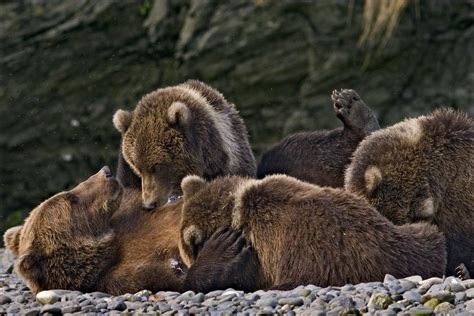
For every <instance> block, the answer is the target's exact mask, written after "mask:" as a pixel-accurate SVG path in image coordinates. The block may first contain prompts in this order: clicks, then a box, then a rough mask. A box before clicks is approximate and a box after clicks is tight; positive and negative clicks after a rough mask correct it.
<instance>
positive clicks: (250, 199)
mask: <svg viewBox="0 0 474 316" xmlns="http://www.w3.org/2000/svg"><path fill="white" fill-rule="evenodd" d="M181 188H182V191H183V194H184V195H183V208H182V220H181V239H180V240H181V242H180V245H179V249H180V253H181V257H182V258H183V261H184V262H185V263H186V264H187V265H192V263H193V262H194V260H195V259H196V258H198V257H199V253H200V249H201V248H202V247H203V245H205V241H206V240H207V239H208V238H209V236H211V235H212V234H213V232H215V231H216V230H217V229H218V227H220V226H223V225H224V226H225V225H228V226H231V227H232V228H234V229H237V230H241V231H242V233H243V235H244V236H245V237H246V238H247V240H248V241H249V243H250V244H251V245H252V246H253V247H254V249H255V251H256V254H257V257H258V261H259V264H260V269H261V270H260V273H259V277H258V278H257V277H256V278H252V279H248V280H247V282H249V283H250V284H246V286H247V287H251V286H256V287H258V288H272V287H273V288H275V287H276V288H279V289H291V288H294V287H296V286H298V285H301V284H316V285H318V286H329V285H342V284H346V283H352V284H355V283H359V282H369V281H378V280H383V278H384V276H385V274H386V273H390V274H392V275H394V276H396V277H398V278H401V277H407V276H410V275H421V276H422V277H423V278H428V277H432V276H441V275H443V273H444V270H445V265H446V249H445V239H444V236H443V234H442V233H440V232H439V231H438V230H437V228H436V227H435V226H432V225H429V224H407V225H403V226H395V225H394V224H392V223H391V222H390V221H389V220H388V219H386V218H385V217H384V216H382V215H380V214H379V213H378V212H377V210H376V209H375V208H373V207H372V206H370V204H368V203H367V202H366V201H365V200H364V199H362V198H359V197H357V196H355V195H352V194H351V193H348V192H345V191H344V190H342V189H333V188H327V187H326V188H323V187H319V186H316V185H312V184H309V183H305V182H301V181H299V180H297V179H295V178H291V177H288V176H285V175H274V176H268V177H266V178H265V179H263V180H254V179H248V178H242V177H236V176H233V177H222V178H217V179H215V180H212V181H211V182H206V180H205V179H203V178H201V177H198V176H188V177H186V178H184V179H183V181H182V185H181Z"/></svg>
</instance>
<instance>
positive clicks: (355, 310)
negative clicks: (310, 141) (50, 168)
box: [0, 249, 474, 316]
mask: <svg viewBox="0 0 474 316" xmlns="http://www.w3.org/2000/svg"><path fill="white" fill-rule="evenodd" d="M38 314H43V315H61V314H76V315H119V314H120V315H232V314H238V315H275V314H278V315H279V314H286V315H341V314H342V315H362V314H368V315H435V314H445V315H474V279H469V280H463V281H461V280H459V279H457V278H455V277H446V278H430V279H426V280H423V279H422V278H421V277H419V276H412V277H409V278H405V279H396V278H395V277H393V276H391V275H386V276H385V278H384V280H383V282H370V283H361V284H354V285H351V284H347V285H344V286H341V287H336V286H331V287H327V288H321V287H318V286H315V285H307V286H299V287H297V288H295V289H294V290H291V291H262V290H260V291H256V292H253V293H244V292H241V291H236V290H233V289H227V290H225V291H213V292H210V293H206V294H204V293H194V292H192V291H188V292H185V293H177V292H157V293H151V292H150V291H147V290H144V291H141V292H138V293H131V294H125V295H121V296H110V295H108V294H106V293H101V292H94V293H80V292H77V291H65V290H52V291H44V292H40V293H38V295H36V296H35V295H34V294H33V293H31V291H30V290H29V289H28V287H27V286H26V285H25V283H24V282H23V281H22V280H21V278H20V277H19V276H18V275H17V274H15V273H14V272H12V257H11V256H10V255H9V253H7V252H6V251H5V250H4V249H0V315H30V316H31V315H38Z"/></svg>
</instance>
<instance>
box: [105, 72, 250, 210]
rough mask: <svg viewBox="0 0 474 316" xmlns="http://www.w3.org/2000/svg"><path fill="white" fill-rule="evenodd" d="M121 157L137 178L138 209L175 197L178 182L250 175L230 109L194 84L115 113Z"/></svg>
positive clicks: (241, 132)
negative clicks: (140, 204)
mask: <svg viewBox="0 0 474 316" xmlns="http://www.w3.org/2000/svg"><path fill="white" fill-rule="evenodd" d="M114 125H115V126H116V128H117V129H118V130H119V131H120V132H121V133H122V151H123V156H124V158H125V160H126V161H127V162H128V163H129V165H130V166H131V167H132V169H133V171H134V172H135V173H136V174H137V175H138V176H140V177H141V180H142V183H141V186H142V192H143V193H142V197H143V206H144V207H145V208H147V209H153V208H154V207H155V206H156V205H162V204H163V203H165V202H166V200H167V198H168V197H169V196H170V195H172V194H175V195H179V193H180V187H179V184H180V182H181V179H182V178H183V177H185V176H186V175H188V174H198V175H200V176H203V177H205V178H206V179H212V178H214V177H216V176H219V175H245V176H254V175H255V170H256V166H255V158H254V156H253V154H252V151H251V149H250V145H249V143H248V139H247V131H246V128H245V126H244V123H243V121H242V119H241V118H240V116H239V114H238V112H237V111H236V109H235V106H234V105H233V104H231V103H229V102H228V101H227V100H226V99H225V98H224V96H223V95H222V94H220V93H219V92H218V91H216V90H215V89H213V88H211V87H209V86H207V85H205V84H204V83H202V82H199V81H193V80H191V81H187V82H185V83H183V84H180V85H177V86H174V87H168V88H163V89H158V90H156V91H154V92H152V93H150V94H147V95H145V96H144V97H143V98H142V99H141V100H140V102H139V103H138V105H137V107H136V108H135V110H134V111H133V112H126V111H123V110H118V111H117V112H116V113H115V115H114Z"/></svg>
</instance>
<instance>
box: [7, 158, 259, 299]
mask: <svg viewBox="0 0 474 316" xmlns="http://www.w3.org/2000/svg"><path fill="white" fill-rule="evenodd" d="M181 204H182V203H181V201H177V202H173V203H168V204H166V205H164V206H162V208H161V209H160V211H159V212H144V211H143V210H142V208H141V195H140V192H139V191H138V190H122V189H121V187H120V185H119V184H118V183H117V181H115V180H114V179H113V177H112V176H111V173H110V170H109V169H108V168H105V167H104V168H103V169H102V170H101V171H100V172H99V173H97V174H96V175H94V176H92V177H90V178H89V179H88V180H86V181H84V182H82V183H81V184H79V185H78V186H77V187H75V188H74V189H72V190H70V191H66V192H61V193H59V194H57V195H55V196H53V197H51V198H50V199H48V200H46V201H45V202H43V203H41V204H40V205H39V206H38V207H36V208H35V209H34V210H33V211H32V212H31V214H30V215H29V216H28V218H27V219H26V220H25V223H24V225H23V226H17V227H14V228H11V229H9V230H8V231H7V232H6V233H5V235H4V240H5V244H6V246H7V248H8V249H10V250H11V251H12V253H13V254H14V255H16V256H18V259H17V260H16V262H15V270H16V271H17V272H18V273H19V274H20V275H21V276H23V277H24V279H25V280H26V282H27V284H28V285H29V286H30V288H31V289H32V291H33V292H35V293H36V292H38V291H41V290H47V289H58V288H59V289H69V290H79V291H82V292H90V291H103V292H107V293H111V294H114V295H118V294H124V293H135V292H137V291H139V290H142V289H148V290H151V291H158V290H172V291H180V290H186V289H192V290H195V291H209V290H213V289H223V288H228V287H233V286H239V283H238V282H237V281H236V280H235V279H233V275H234V274H235V270H237V271H239V270H245V269H248V268H247V266H248V264H249V263H251V262H253V261H254V260H253V259H252V258H253V257H252V256H254V253H253V252H252V251H253V250H252V249H251V248H250V247H249V246H248V245H247V244H246V241H245V240H244V239H243V238H242V236H241V235H240V234H239V233H238V232H235V231H232V230H225V231H223V230H221V231H219V232H217V233H216V234H215V235H213V236H212V237H211V239H210V240H209V242H208V243H206V245H205V246H204V248H203V254H202V255H201V256H200V257H199V258H198V260H197V261H196V264H195V265H193V266H192V267H191V268H190V270H189V271H187V269H186V268H185V266H184V265H183V264H181V258H180V256H179V250H178V240H179V224H180V213H181ZM236 240H238V241H239V242H238V243H237V242H236Z"/></svg>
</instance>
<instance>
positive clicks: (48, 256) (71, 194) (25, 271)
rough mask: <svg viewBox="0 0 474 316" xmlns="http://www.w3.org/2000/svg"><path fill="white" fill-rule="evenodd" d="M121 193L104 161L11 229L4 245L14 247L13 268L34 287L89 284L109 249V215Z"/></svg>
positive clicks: (92, 283)
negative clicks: (12, 236) (12, 232)
mask: <svg viewBox="0 0 474 316" xmlns="http://www.w3.org/2000/svg"><path fill="white" fill-rule="evenodd" d="M121 194H122V190H121V187H120V186H119V185H118V183H117V182H116V181H115V180H114V179H113V178H112V177H111V173H110V170H109V169H108V167H104V168H103V169H102V170H101V171H99V172H98V173H97V174H95V175H93V176H92V177H90V178H89V179H87V180H86V181H84V182H82V183H81V184H79V185H78V186H76V187H75V188H73V189H72V190H69V191H66V192H61V193H59V194H56V195H55V196H53V197H51V198H49V199H48V200H46V201H44V202H43V203H41V204H40V205H39V206H38V207H36V208H35V209H34V210H33V211H32V212H31V213H30V215H29V216H28V218H27V219H26V220H25V223H24V225H23V226H22V228H21V229H18V230H15V231H16V232H18V235H17V236H16V238H17V240H18V243H17V245H16V244H15V243H7V247H9V249H11V250H12V252H13V253H15V251H16V252H17V255H18V260H17V261H16V263H15V269H16V271H17V272H18V273H19V274H20V275H22V276H23V277H24V278H25V279H26V281H27V283H28V285H29V286H30V288H31V289H32V291H33V292H38V291H41V290H43V289H51V288H63V289H78V290H81V291H85V290H89V289H92V288H94V286H95V285H96V282H97V278H98V275H99V274H100V273H101V272H102V269H101V268H102V267H104V266H106V265H107V264H108V263H109V261H111V260H112V258H113V255H114V249H115V246H114V245H113V241H114V234H113V231H112V230H111V228H110V218H111V216H112V214H113V212H114V211H115V210H116V209H117V207H118V206H119V201H120V197H121ZM5 236H6V237H7V236H8V235H7V234H6V235H5ZM10 245H14V246H10ZM16 247H17V248H16Z"/></svg>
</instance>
